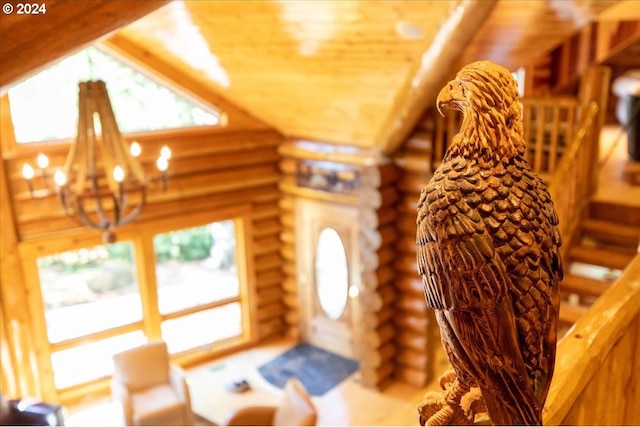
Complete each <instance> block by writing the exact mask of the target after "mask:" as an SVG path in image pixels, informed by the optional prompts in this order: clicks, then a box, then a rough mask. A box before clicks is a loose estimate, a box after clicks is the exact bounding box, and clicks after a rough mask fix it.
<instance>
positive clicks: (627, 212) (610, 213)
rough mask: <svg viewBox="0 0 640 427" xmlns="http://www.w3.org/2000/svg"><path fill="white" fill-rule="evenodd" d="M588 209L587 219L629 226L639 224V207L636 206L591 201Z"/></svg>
mask: <svg viewBox="0 0 640 427" xmlns="http://www.w3.org/2000/svg"><path fill="white" fill-rule="evenodd" d="M588 209H589V215H588V217H589V218H593V219H599V220H603V221H608V222H615V223H618V224H625V225H631V226H638V224H640V207H638V206H632V205H621V204H617V203H611V202H605V201H598V200H592V201H591V202H590V203H589V208H588Z"/></svg>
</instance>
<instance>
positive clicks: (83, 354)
mask: <svg viewBox="0 0 640 427" xmlns="http://www.w3.org/2000/svg"><path fill="white" fill-rule="evenodd" d="M145 342H146V339H145V337H144V334H143V333H142V332H141V331H136V332H130V333H128V334H123V335H118V336H116V337H113V338H108V339H105V340H100V341H96V342H93V343H91V344H85V345H81V346H79V347H74V348H71V349H68V350H62V351H58V352H55V353H52V354H51V363H52V364H53V376H54V382H55V384H56V388H64V387H69V386H72V385H75V384H80V383H83V382H87V381H91V380H95V379H98V378H103V377H106V376H108V375H111V374H112V373H113V355H114V354H116V353H119V352H121V351H124V350H127V349H130V348H133V347H137V346H139V345H142V344H144V343H145Z"/></svg>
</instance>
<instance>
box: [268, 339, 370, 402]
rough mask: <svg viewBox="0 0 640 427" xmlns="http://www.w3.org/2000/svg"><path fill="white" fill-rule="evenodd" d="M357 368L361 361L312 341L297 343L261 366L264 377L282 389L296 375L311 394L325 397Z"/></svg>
mask: <svg viewBox="0 0 640 427" xmlns="http://www.w3.org/2000/svg"><path fill="white" fill-rule="evenodd" d="M356 369H358V362H356V361H355V360H351V359H346V358H344V357H342V356H338V355H337V354H333V353H330V352H328V351H326V350H323V349H321V348H318V347H314V346H312V345H310V344H298V345H297V346H295V347H293V348H292V349H290V350H287V351H286V352H284V353H282V354H281V355H280V356H278V357H276V358H275V359H273V360H272V361H271V362H268V363H265V364H264V365H262V366H261V367H259V368H258V372H260V374H262V376H263V377H264V379H266V380H267V381H269V382H270V383H271V384H273V385H275V386H276V387H280V388H283V387H284V385H285V383H286V382H287V380H288V379H289V378H291V377H296V378H298V379H299V380H300V382H301V383H302V384H304V386H305V387H306V388H307V390H308V391H309V394H311V395H312V396H322V395H323V394H325V393H326V392H327V391H329V390H331V389H332V388H333V387H335V386H336V385H338V384H340V382H342V381H343V380H344V379H345V378H347V377H348V376H349V375H351V374H353V373H354V372H355V371H356Z"/></svg>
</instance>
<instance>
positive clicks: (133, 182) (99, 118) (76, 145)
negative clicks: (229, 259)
mask: <svg viewBox="0 0 640 427" xmlns="http://www.w3.org/2000/svg"><path fill="white" fill-rule="evenodd" d="M78 108H79V113H78V135H77V137H76V139H75V141H74V142H73V143H72V144H71V148H70V150H69V154H68V155H67V158H66V161H65V163H64V166H63V167H62V168H58V169H57V170H56V171H55V173H54V175H53V183H51V180H50V179H49V174H48V171H47V168H48V166H49V159H48V158H47V156H45V155H44V154H42V153H41V154H39V155H38V158H37V159H36V163H37V165H38V167H39V168H40V171H41V173H42V178H43V183H44V185H45V186H49V187H53V190H52V191H51V190H50V191H45V192H38V193H37V194H43V195H45V196H46V195H49V194H50V193H52V192H55V193H57V195H58V199H59V201H60V204H61V205H62V208H63V209H64V212H65V214H66V215H68V216H69V217H71V218H72V219H74V220H75V221H77V222H79V223H80V224H82V225H84V226H87V227H90V228H92V229H96V230H100V231H102V232H103V240H104V242H105V243H112V242H114V241H115V240H116V235H115V232H114V229H115V228H116V227H120V226H123V225H126V224H129V223H130V222H132V221H133V220H135V219H136V218H137V217H138V216H139V215H140V213H141V212H142V210H143V209H144V206H145V202H146V198H147V186H148V185H149V183H150V182H152V181H154V179H150V178H148V177H146V176H145V174H144V171H143V169H142V166H141V165H140V162H139V160H138V156H139V155H140V153H141V147H140V144H138V143H137V142H133V143H132V144H131V145H130V146H128V145H127V142H126V141H125V140H124V138H123V137H122V135H121V134H120V131H119V130H118V125H117V123H116V120H115V116H114V114H113V109H112V108H111V102H110V101H109V95H108V94H107V88H106V85H105V83H104V82H103V81H100V80H98V81H86V82H80V84H79V95H78ZM170 157H171V150H169V148H168V147H167V146H164V147H162V150H161V151H160V157H159V158H158V160H157V162H156V166H157V168H158V170H159V171H160V178H159V180H160V181H161V185H162V189H163V190H164V189H165V188H166V185H167V169H168V166H169V158H170ZM22 174H23V176H24V178H25V179H26V180H27V184H28V186H29V192H30V193H31V196H32V197H36V193H35V192H34V191H33V184H32V181H31V180H32V178H33V176H34V169H33V167H31V165H29V164H27V163H25V164H24V166H23V168H22ZM155 180H157V179H155Z"/></svg>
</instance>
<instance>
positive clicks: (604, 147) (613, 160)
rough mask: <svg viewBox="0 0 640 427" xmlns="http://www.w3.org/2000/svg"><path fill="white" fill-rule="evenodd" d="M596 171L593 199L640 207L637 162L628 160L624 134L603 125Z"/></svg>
mask: <svg viewBox="0 0 640 427" xmlns="http://www.w3.org/2000/svg"><path fill="white" fill-rule="evenodd" d="M600 167H601V170H600V174H599V180H598V189H597V190H596V193H595V194H594V196H593V197H592V200H594V201H601V202H609V203H615V204H618V205H621V206H633V207H640V162H638V161H632V160H630V159H629V155H628V153H627V134H626V133H625V132H623V131H622V130H621V128H620V126H614V125H610V126H605V127H604V128H603V130H602V133H601V135H600Z"/></svg>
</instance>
